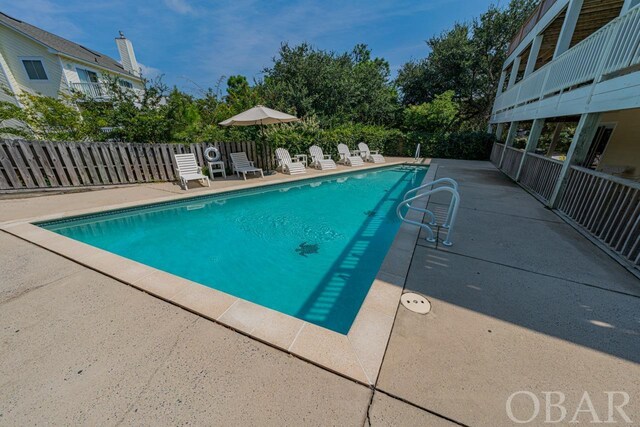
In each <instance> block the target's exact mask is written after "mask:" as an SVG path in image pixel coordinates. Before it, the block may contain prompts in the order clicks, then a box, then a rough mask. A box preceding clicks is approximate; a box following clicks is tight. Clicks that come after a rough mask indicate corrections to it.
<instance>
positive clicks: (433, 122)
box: [404, 90, 459, 133]
mask: <svg viewBox="0 0 640 427" xmlns="http://www.w3.org/2000/svg"><path fill="white" fill-rule="evenodd" d="M453 96H454V92H453V91H452V90H448V91H446V92H445V93H443V94H441V95H436V97H435V98H434V99H433V101H431V102H425V103H423V104H420V105H410V106H409V107H407V108H406V109H405V110H404V126H405V128H407V129H409V130H415V131H420V132H428V133H442V132H447V131H449V130H450V129H451V126H452V125H453V123H454V122H455V121H456V120H457V118H458V113H459V107H458V104H457V103H456V102H455V101H454V100H453Z"/></svg>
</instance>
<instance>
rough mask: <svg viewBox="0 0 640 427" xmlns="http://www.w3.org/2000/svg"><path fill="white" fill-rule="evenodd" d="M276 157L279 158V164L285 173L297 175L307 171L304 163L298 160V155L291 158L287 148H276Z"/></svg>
mask: <svg viewBox="0 0 640 427" xmlns="http://www.w3.org/2000/svg"><path fill="white" fill-rule="evenodd" d="M276 159H277V160H278V164H279V165H280V167H281V168H282V172H283V173H288V174H289V175H296V174H300V173H306V172H307V168H305V167H304V165H303V164H302V163H301V162H300V161H298V158H297V157H296V159H295V160H292V159H291V155H290V154H289V151H287V150H286V149H285V148H276Z"/></svg>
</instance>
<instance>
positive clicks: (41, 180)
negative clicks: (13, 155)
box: [17, 139, 47, 187]
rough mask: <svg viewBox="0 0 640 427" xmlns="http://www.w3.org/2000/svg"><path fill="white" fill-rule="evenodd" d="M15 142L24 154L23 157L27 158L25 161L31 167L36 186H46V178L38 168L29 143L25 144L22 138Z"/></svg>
mask: <svg viewBox="0 0 640 427" xmlns="http://www.w3.org/2000/svg"><path fill="white" fill-rule="evenodd" d="M17 144H18V146H19V147H20V150H21V151H22V153H23V154H24V157H25V158H26V159H27V163H28V164H29V167H30V168H31V172H32V174H33V178H34V179H35V181H36V184H37V186H38V187H47V180H46V178H45V176H44V175H43V173H42V170H40V166H39V165H38V161H37V160H36V158H35V156H34V155H33V151H31V147H30V146H29V144H27V142H26V141H24V140H22V139H20V140H18V141H17Z"/></svg>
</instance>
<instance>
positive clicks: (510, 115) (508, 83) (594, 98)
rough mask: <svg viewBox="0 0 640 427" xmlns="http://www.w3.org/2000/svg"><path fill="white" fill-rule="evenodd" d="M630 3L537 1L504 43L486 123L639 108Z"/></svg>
mask: <svg viewBox="0 0 640 427" xmlns="http://www.w3.org/2000/svg"><path fill="white" fill-rule="evenodd" d="M638 3H640V2H639V1H638V0H626V1H624V0H547V1H543V2H542V3H541V4H540V5H539V7H538V8H537V9H536V11H535V12H534V14H533V15H532V17H531V18H529V20H527V21H526V22H525V24H524V26H523V27H522V29H521V30H520V32H519V33H518V34H517V35H516V37H515V39H514V41H513V42H512V44H511V46H510V48H509V52H510V54H509V57H508V59H507V61H506V62H505V66H504V68H503V73H502V77H501V81H500V86H499V88H498V94H497V96H496V100H495V103H494V109H493V114H492V118H491V121H492V122H493V123H500V122H507V121H516V120H529V119H532V118H545V117H553V116H563V115H573V114H582V113H585V112H595V111H608V110H612V109H623V108H637V107H640V72H639V71H640V7H638Z"/></svg>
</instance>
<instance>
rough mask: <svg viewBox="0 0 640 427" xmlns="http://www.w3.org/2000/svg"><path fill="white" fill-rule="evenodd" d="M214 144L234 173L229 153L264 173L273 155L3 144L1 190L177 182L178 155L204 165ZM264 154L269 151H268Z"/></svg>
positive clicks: (244, 146) (235, 147)
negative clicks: (246, 159) (188, 155)
mask: <svg viewBox="0 0 640 427" xmlns="http://www.w3.org/2000/svg"><path fill="white" fill-rule="evenodd" d="M210 146H216V147H218V149H219V150H220V154H221V160H222V161H223V162H224V163H225V166H226V168H227V169H228V170H230V169H231V159H230V157H229V154H230V153H236V152H240V151H244V152H246V153H247V156H248V157H249V159H250V160H253V161H255V163H256V165H257V166H258V167H261V168H263V169H267V168H273V166H274V161H273V153H272V152H271V150H270V149H266V150H264V149H262V147H258V146H256V144H255V142H220V143H194V144H137V143H124V142H49V141H25V140H0V191H1V190H21V189H41V188H42V189H45V188H64V187H84V186H102V185H115V184H133V183H141V182H156V181H173V180H175V179H176V178H177V172H176V168H175V159H174V154H183V153H194V154H195V156H196V159H197V161H198V163H199V164H200V165H201V166H206V165H207V164H206V161H205V158H204V151H205V149H206V148H207V147H210ZM265 151H266V152H265Z"/></svg>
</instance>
